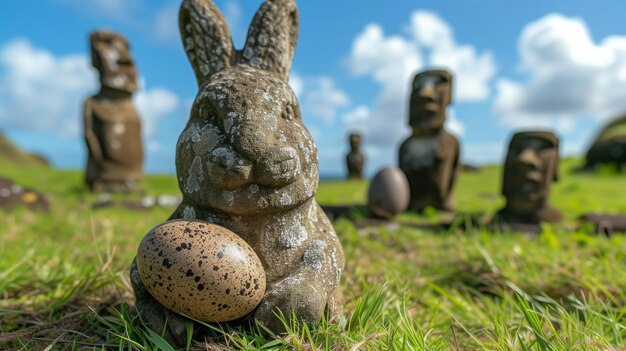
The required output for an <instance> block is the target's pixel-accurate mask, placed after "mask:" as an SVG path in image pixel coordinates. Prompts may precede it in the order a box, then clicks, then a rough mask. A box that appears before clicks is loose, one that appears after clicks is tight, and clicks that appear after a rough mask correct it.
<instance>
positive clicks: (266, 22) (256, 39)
mask: <svg viewBox="0 0 626 351" xmlns="http://www.w3.org/2000/svg"><path fill="white" fill-rule="evenodd" d="M297 40H298V7H297V6H296V3H295V2H294V0H265V3H263V5H261V8H260V9H259V11H258V12H257V13H256V15H255V16H254V19H253V20H252V24H251V25H250V29H249V30H248V39H247V41H246V46H245V47H244V50H243V61H244V62H245V63H247V64H249V65H250V66H252V67H258V68H261V69H264V70H266V71H269V72H274V73H277V74H278V75H279V76H280V77H281V78H282V79H283V80H284V81H288V80H289V70H290V69H291V61H292V60H293V55H294V52H295V50H296V41H297Z"/></svg>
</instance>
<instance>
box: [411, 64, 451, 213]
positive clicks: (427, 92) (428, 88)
mask: <svg viewBox="0 0 626 351" xmlns="http://www.w3.org/2000/svg"><path fill="white" fill-rule="evenodd" d="M412 89H413V90H412V93H411V100H410V105H409V126H410V127H411V129H412V131H413V134H412V135H411V136H410V137H409V138H408V139H407V140H406V141H404V142H403V143H402V145H401V146H400V151H399V165H400V169H402V171H403V172H404V174H405V175H406V177H407V179H408V180H409V186H410V188H411V202H410V205H409V209H410V210H416V211H418V212H421V211H423V210H424V209H425V208H426V207H427V206H431V207H433V208H436V209H439V210H444V211H452V210H453V209H454V199H453V194H452V190H453V189H454V184H455V182H456V179H457V175H458V173H459V171H460V166H461V164H460V162H459V154H460V146H459V141H458V140H457V139H456V138H455V137H454V136H453V135H452V134H450V133H448V132H447V131H446V130H445V129H444V123H445V121H446V108H447V106H448V105H449V104H450V103H451V101H452V76H451V75H450V73H449V72H448V71H445V70H430V71H425V72H421V73H419V74H417V75H416V76H415V79H414V80H413V86H412Z"/></svg>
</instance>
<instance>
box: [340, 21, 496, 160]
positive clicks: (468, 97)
mask: <svg viewBox="0 0 626 351" xmlns="http://www.w3.org/2000/svg"><path fill="white" fill-rule="evenodd" d="M347 63H348V67H349V69H350V70H351V71H352V73H353V74H355V75H356V76H365V77H368V78H370V79H372V80H373V81H374V82H376V83H378V85H379V87H380V93H379V95H378V97H377V98H376V99H375V102H374V104H373V106H363V107H359V108H356V109H353V110H352V111H351V112H348V113H346V114H343V116H342V120H343V122H344V124H345V126H346V128H347V129H351V130H361V131H362V132H363V134H364V143H365V144H366V145H368V148H369V149H368V150H369V151H368V152H370V153H372V155H374V156H370V159H372V162H370V163H369V164H370V165H371V166H372V167H374V166H375V167H379V166H380V165H382V164H389V160H395V159H396V158H397V155H396V152H397V148H398V145H399V144H400V142H401V141H402V139H404V138H406V137H407V136H408V134H409V128H408V126H407V123H408V121H407V119H408V117H407V113H408V96H409V94H410V91H409V88H410V83H411V80H412V78H413V76H414V75H415V73H417V72H418V71H420V70H423V69H428V68H429V67H443V68H446V69H448V70H450V71H451V73H452V74H453V75H454V97H453V101H454V103H458V102H464V101H465V102H476V101H483V100H485V99H487V98H488V97H489V94H490V91H489V82H490V81H491V79H492V78H493V76H494V74H495V71H496V66H495V63H494V59H493V56H492V54H491V53H490V52H488V51H485V52H481V53H479V52H478V51H477V50H476V49H475V48H474V47H472V46H470V45H460V44H458V43H457V42H456V40H455V38H454V31H453V30H452V28H451V27H450V25H449V24H448V23H446V22H445V21H444V20H442V19H441V18H440V17H438V16H437V15H436V14H434V13H432V12H427V11H415V12H413V13H412V15H411V18H410V23H409V25H408V26H407V33H406V35H386V34H385V33H384V30H383V28H382V27H381V26H380V25H378V24H375V23H374V24H369V25H368V26H366V27H365V29H364V30H363V31H362V32H361V33H360V34H359V35H358V36H357V37H356V38H355V39H354V41H353V44H352V50H351V53H350V56H349V57H348V60H347ZM365 119H366V120H365ZM447 126H448V128H449V129H451V130H452V131H453V132H454V133H456V134H457V135H462V134H463V132H464V126H463V122H462V116H460V118H456V117H455V116H454V115H453V114H452V113H451V114H450V115H449V117H448V122H447ZM376 155H378V156H376Z"/></svg>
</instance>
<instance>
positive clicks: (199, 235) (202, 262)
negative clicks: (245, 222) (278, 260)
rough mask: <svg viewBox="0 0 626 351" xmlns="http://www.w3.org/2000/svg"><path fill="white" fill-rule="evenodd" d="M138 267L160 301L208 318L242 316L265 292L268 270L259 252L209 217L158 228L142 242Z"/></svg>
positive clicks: (204, 320) (164, 224)
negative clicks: (266, 270)
mask: <svg viewBox="0 0 626 351" xmlns="http://www.w3.org/2000/svg"><path fill="white" fill-rule="evenodd" d="M137 268H138V270H139V277H140V278H141V281H142V282H143V283H144V285H145V286H146V289H147V290H148V292H150V294H151V295H152V296H153V297H154V298H155V299H156V300H157V301H158V302H160V303H161V304H162V305H163V306H165V307H167V308H168V309H170V310H172V311H174V312H177V313H180V314H183V315H186V316H189V317H192V318H194V319H197V320H199V321H203V322H209V323H212V322H228V321H232V320H235V319H238V318H241V317H243V316H245V315H247V314H249V313H250V312H252V311H253V310H254V309H255V308H256V307H257V306H258V305H259V303H260V302H261V299H262V298H263V296H264V295H265V270H264V269H263V265H262V264H261V260H259V257H258V256H257V255H256V253H255V252H254V250H252V248H251V247H250V246H249V245H248V244H247V243H246V242H245V241H244V240H243V239H241V238H240V237H239V236H237V235H236V234H235V233H233V232H231V231H230V230H228V229H226V228H224V227H220V226H218V225H215V224H211V223H208V222H204V221H187V220H174V221H169V222H166V223H163V224H160V225H158V226H156V227H155V228H154V229H152V230H151V231H150V232H149V233H148V234H146V236H145V237H144V238H143V240H142V241H141V244H139V250H138V251H137Z"/></svg>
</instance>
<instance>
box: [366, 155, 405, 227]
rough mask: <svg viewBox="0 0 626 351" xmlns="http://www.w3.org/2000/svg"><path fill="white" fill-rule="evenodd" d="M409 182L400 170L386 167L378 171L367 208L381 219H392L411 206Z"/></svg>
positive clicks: (370, 191) (368, 197)
mask: <svg viewBox="0 0 626 351" xmlns="http://www.w3.org/2000/svg"><path fill="white" fill-rule="evenodd" d="M409 194H410V192H409V182H408V181H407V179H406V176H405V175H404V173H403V172H402V171H401V170H400V169H398V168H392V167H386V168H383V169H381V170H380V171H378V173H376V175H375V176H374V178H372V181H371V182H370V187H369V190H368V193H367V206H368V207H369V209H370V211H372V213H373V214H374V215H375V216H377V217H380V218H387V219H391V218H393V217H395V216H396V215H398V214H400V213H402V212H404V211H406V209H407V207H408V206H409V200H410V198H409Z"/></svg>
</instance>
